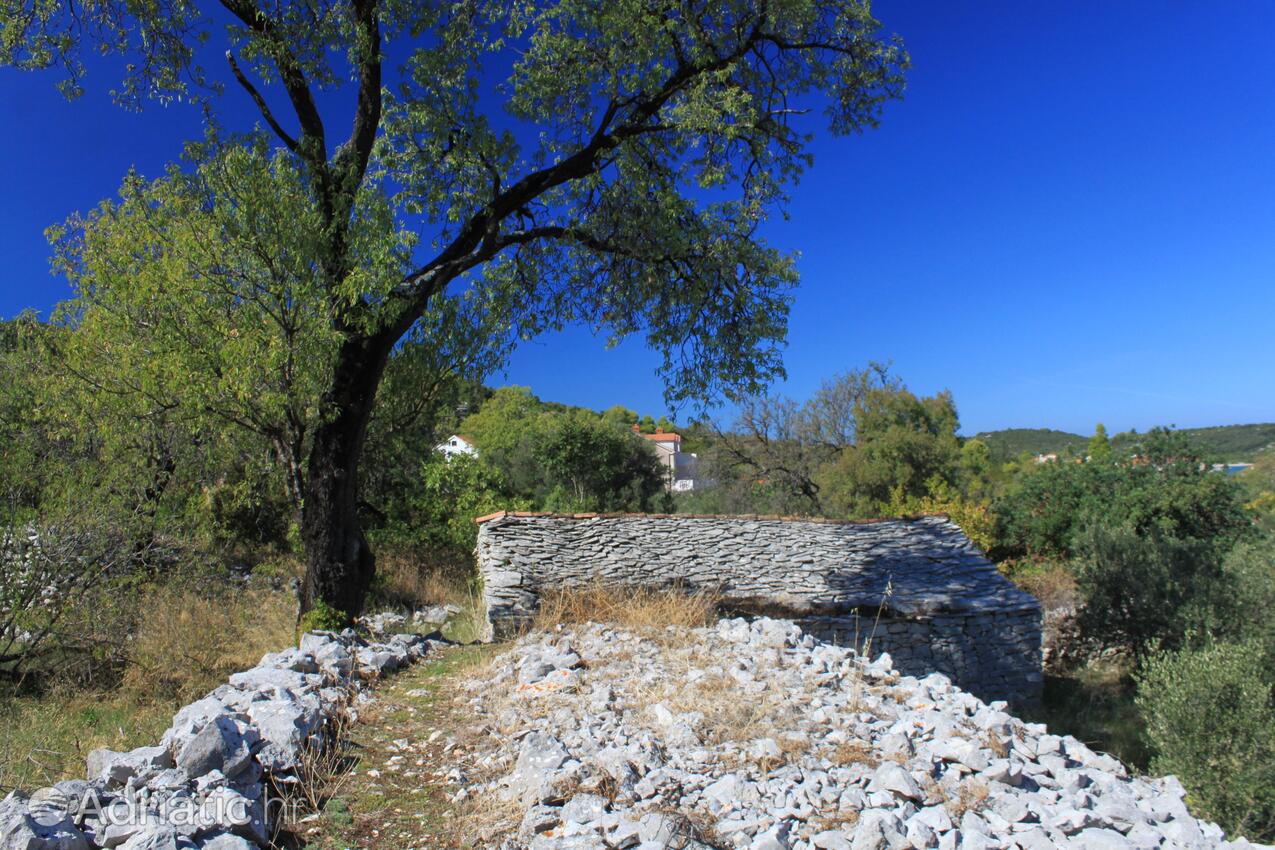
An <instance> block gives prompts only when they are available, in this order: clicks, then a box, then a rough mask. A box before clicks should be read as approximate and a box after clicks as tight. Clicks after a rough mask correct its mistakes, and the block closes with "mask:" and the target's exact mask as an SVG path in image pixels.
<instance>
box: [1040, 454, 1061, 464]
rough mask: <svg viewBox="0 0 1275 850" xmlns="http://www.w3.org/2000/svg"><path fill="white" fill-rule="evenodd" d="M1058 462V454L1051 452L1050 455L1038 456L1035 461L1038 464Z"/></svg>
mask: <svg viewBox="0 0 1275 850" xmlns="http://www.w3.org/2000/svg"><path fill="white" fill-rule="evenodd" d="M1057 460H1058V454H1057V453H1056V452H1050V453H1049V454H1038V455H1036V457H1035V461H1036V462H1037V463H1055V462H1057Z"/></svg>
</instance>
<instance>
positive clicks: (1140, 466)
mask: <svg viewBox="0 0 1275 850" xmlns="http://www.w3.org/2000/svg"><path fill="white" fill-rule="evenodd" d="M993 510H994V512H995V514H996V516H997V520H998V523H999V534H998V536H999V538H1000V542H1001V554H1002V555H1024V554H1030V555H1038V556H1053V557H1069V556H1070V555H1072V554H1073V552H1074V548H1075V538H1076V535H1077V534H1078V533H1080V532H1081V531H1083V530H1084V529H1085V528H1088V527H1090V526H1093V525H1095V524H1098V523H1107V524H1111V525H1127V526H1129V527H1130V528H1132V529H1133V530H1134V531H1136V532H1137V533H1139V534H1149V533H1151V532H1153V531H1154V532H1156V533H1158V534H1160V535H1162V536H1165V537H1172V538H1176V539H1179V540H1183V541H1201V542H1209V543H1210V545H1216V546H1217V547H1219V548H1221V549H1223V550H1225V549H1226V548H1229V546H1230V545H1231V544H1233V543H1234V542H1235V541H1236V540H1238V539H1239V538H1241V537H1243V536H1244V535H1245V534H1246V533H1248V531H1249V528H1250V522H1249V519H1248V516H1247V515H1246V513H1245V511H1244V507H1243V494H1242V492H1241V490H1240V489H1239V487H1238V485H1237V484H1236V483H1235V482H1234V481H1232V480H1230V479H1229V478H1228V477H1227V476H1224V475H1219V474H1216V473H1213V472H1210V471H1209V469H1208V466H1207V465H1206V464H1204V463H1203V461H1202V459H1201V457H1200V455H1199V453H1198V451H1197V450H1196V449H1195V448H1194V447H1193V445H1192V444H1191V443H1190V441H1189V440H1188V439H1187V438H1185V437H1184V436H1183V435H1181V434H1180V433H1177V432H1169V431H1166V430H1157V431H1153V432H1151V433H1150V434H1148V435H1146V437H1144V438H1143V441H1142V443H1141V445H1140V447H1139V454H1138V456H1137V457H1136V458H1135V459H1133V460H1131V461H1127V462H1114V461H1108V462H1103V461H1100V460H1098V461H1090V462H1088V463H1081V462H1055V463H1042V464H1035V465H1033V467H1032V468H1030V469H1028V470H1027V471H1026V472H1025V473H1023V474H1022V475H1021V476H1020V477H1019V479H1018V481H1017V482H1016V483H1015V485H1014V486H1013V487H1012V488H1010V490H1009V491H1008V492H1007V493H1006V494H1005V495H1003V496H1002V497H1001V498H1000V499H998V500H997V502H996V504H995V505H994V507H993Z"/></svg>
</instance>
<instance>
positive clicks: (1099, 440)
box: [1089, 422, 1111, 462]
mask: <svg viewBox="0 0 1275 850" xmlns="http://www.w3.org/2000/svg"><path fill="white" fill-rule="evenodd" d="M1110 459H1111V440H1109V439H1108V438H1107V426H1106V425H1103V424H1102V423H1101V422H1099V423H1098V425H1097V427H1095V428H1094V432H1093V436H1092V437H1090V438H1089V460H1093V461H1099V462H1101V461H1106V460H1110Z"/></svg>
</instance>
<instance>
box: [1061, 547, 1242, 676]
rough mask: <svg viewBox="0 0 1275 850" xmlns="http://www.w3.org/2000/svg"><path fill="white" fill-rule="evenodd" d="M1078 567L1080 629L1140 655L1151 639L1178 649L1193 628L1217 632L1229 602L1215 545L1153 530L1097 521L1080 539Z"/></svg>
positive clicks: (1094, 637)
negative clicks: (1103, 523)
mask: <svg viewBox="0 0 1275 850" xmlns="http://www.w3.org/2000/svg"><path fill="white" fill-rule="evenodd" d="M1074 570H1075V573H1076V581H1077V586H1078V589H1079V591H1080V596H1081V599H1082V600H1084V604H1083V607H1082V609H1081V612H1080V627H1081V631H1082V632H1083V633H1084V634H1085V635H1086V636H1087V637H1089V638H1092V639H1093V640H1095V641H1097V642H1098V643H1099V644H1100V645H1102V646H1109V647H1123V648H1125V649H1128V650H1130V651H1132V652H1133V653H1134V655H1135V656H1138V657H1141V656H1143V655H1145V654H1146V652H1147V650H1148V649H1149V648H1150V647H1151V646H1152V645H1153V644H1154V643H1157V642H1158V643H1159V644H1160V645H1161V646H1163V647H1164V648H1168V649H1173V648H1176V647H1177V646H1178V645H1179V644H1180V643H1181V642H1182V640H1183V638H1184V636H1185V635H1187V634H1188V633H1190V632H1195V633H1203V632H1211V631H1213V629H1214V628H1216V626H1217V624H1218V619H1219V616H1220V615H1219V611H1220V610H1222V609H1224V608H1225V607H1226V606H1227V605H1229V604H1230V597H1231V594H1230V593H1229V592H1228V588H1229V585H1230V583H1229V581H1228V580H1227V577H1226V575H1225V573H1224V571H1223V569H1222V565H1221V559H1220V557H1219V555H1218V553H1217V551H1216V549H1215V548H1214V547H1213V546H1212V545H1211V544H1210V543H1208V542H1204V541H1197V540H1179V539H1177V538H1174V537H1170V536H1168V535H1165V534H1162V533H1160V532H1158V531H1155V530H1152V531H1151V532H1149V533H1146V534H1138V533H1137V532H1136V531H1135V530H1134V529H1132V528H1129V527H1117V528H1112V527H1109V526H1105V525H1095V526H1093V527H1091V528H1089V529H1087V530H1086V531H1085V532H1083V533H1082V534H1081V535H1080V536H1079V538H1078V542H1077V560H1076V563H1075V567H1074Z"/></svg>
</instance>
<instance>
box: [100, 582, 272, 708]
mask: <svg viewBox="0 0 1275 850" xmlns="http://www.w3.org/2000/svg"><path fill="white" fill-rule="evenodd" d="M140 610H141V611H143V612H145V613H144V615H143V616H142V617H141V618H140V619H139V622H138V626H137V631H136V633H135V634H134V636H133V639H132V640H131V641H130V643H129V653H128V668H127V670H126V671H125V672H124V676H123V679H122V681H121V683H120V691H121V692H123V693H127V694H131V695H133V696H135V697H136V698H138V699H146V700H153V699H165V700H167V699H169V698H174V697H176V698H180V699H196V698H198V697H200V696H202V695H203V694H204V693H206V692H207V691H209V690H211V689H212V688H214V687H216V686H217V685H219V684H221V683H222V682H224V681H225V679H226V677H227V676H229V675H230V674H231V673H235V672H237V671H239V670H245V669H247V668H249V667H252V666H254V665H256V663H257V662H258V661H260V660H261V656H262V655H264V654H265V653H267V652H274V651H277V650H280V649H283V648H284V647H286V646H289V645H291V644H292V643H294V642H295V640H296V599H295V598H294V597H293V596H292V594H291V593H288V592H287V591H283V590H277V591H276V590H267V589H260V590H242V591H237V592H227V593H225V594H224V595H219V596H217V597H208V596H205V595H203V594H199V593H196V592H193V591H191V590H188V589H181V588H174V587H161V588H158V589H155V590H152V591H150V592H149V593H148V594H147V595H146V597H145V599H144V601H143V602H142V604H141V606H140Z"/></svg>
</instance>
